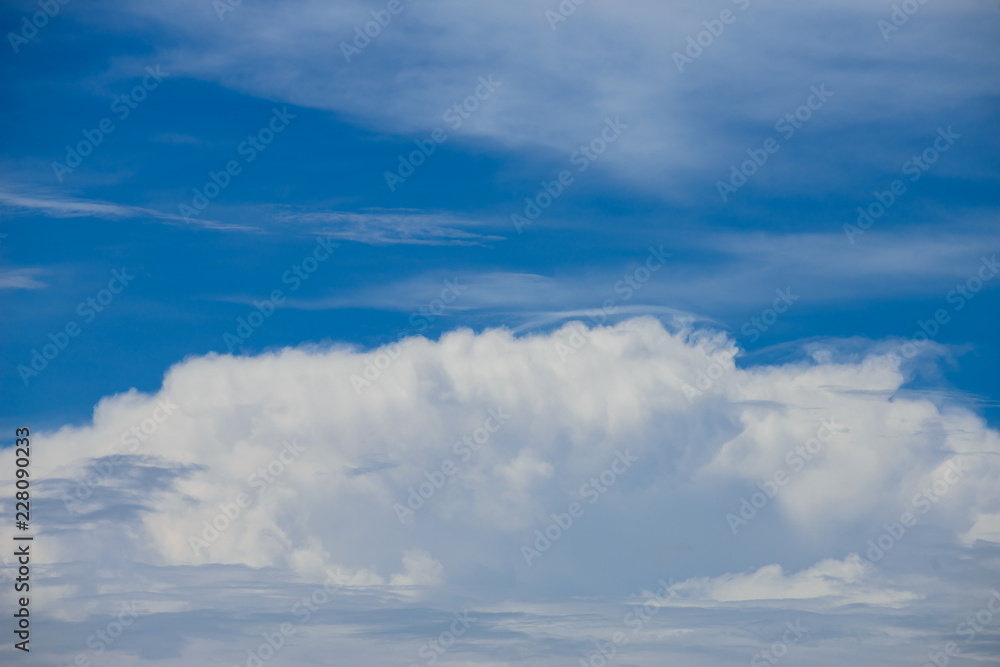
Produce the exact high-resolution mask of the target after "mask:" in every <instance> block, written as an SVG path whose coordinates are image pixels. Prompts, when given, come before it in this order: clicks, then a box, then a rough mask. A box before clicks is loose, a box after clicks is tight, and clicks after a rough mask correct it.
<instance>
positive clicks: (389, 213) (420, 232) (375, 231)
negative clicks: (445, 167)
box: [274, 209, 504, 246]
mask: <svg viewBox="0 0 1000 667" xmlns="http://www.w3.org/2000/svg"><path fill="white" fill-rule="evenodd" d="M274 219H275V220H276V221H277V222H281V223H286V224H288V223H298V224H303V225H308V226H309V227H311V228H313V229H314V230H315V231H316V232H317V233H322V234H324V235H326V236H330V237H333V238H337V239H343V240H345V241H356V242H358V243H365V244H368V245H464V246H472V245H489V244H491V243H493V242H496V241H503V240H504V237H503V236H496V235H493V234H478V233H475V232H472V231H469V228H474V227H482V226H483V225H484V223H483V222H479V221H475V220H469V219H464V218H460V217H458V216H455V215H450V214H439V213H431V212H425V211H419V210H413V209H389V210H371V211H359V212H345V211H301V212H283V213H278V214H276V215H275V216H274Z"/></svg>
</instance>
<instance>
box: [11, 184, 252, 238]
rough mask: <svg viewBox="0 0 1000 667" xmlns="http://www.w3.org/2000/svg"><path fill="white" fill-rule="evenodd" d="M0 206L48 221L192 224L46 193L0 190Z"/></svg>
mask: <svg viewBox="0 0 1000 667" xmlns="http://www.w3.org/2000/svg"><path fill="white" fill-rule="evenodd" d="M0 206H2V207H4V208H6V209H7V210H8V211H9V212H12V213H15V214H24V215H42V216H45V217H48V218H99V219H103V220H126V219H144V220H157V221H163V222H168V223H171V224H178V225H180V224H184V225H186V224H192V221H190V220H185V219H184V218H182V217H181V216H177V215H173V214H170V213H163V212H162V211H157V210H155V209H151V208H145V207H142V206H131V205H127V204H116V203H114V202H108V201H101V200H95V199H83V198H76V197H66V196H63V195H58V194H53V193H52V192H51V191H47V190H36V191H33V192H30V193H26V194H24V193H17V192H11V191H6V190H0ZM193 224H196V225H199V226H202V227H207V228H211V229H233V230H236V229H245V230H249V229H253V228H251V227H246V226H244V225H231V224H225V223H220V222H215V221H212V220H194V221H193Z"/></svg>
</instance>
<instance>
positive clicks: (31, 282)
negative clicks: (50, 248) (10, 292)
mask: <svg viewBox="0 0 1000 667" xmlns="http://www.w3.org/2000/svg"><path fill="white" fill-rule="evenodd" d="M44 273H45V271H44V270H42V269H35V268H32V269H0V289H43V288H45V287H48V285H46V284H45V283H43V282H41V281H40V280H37V279H36V276H40V275H42V274H44Z"/></svg>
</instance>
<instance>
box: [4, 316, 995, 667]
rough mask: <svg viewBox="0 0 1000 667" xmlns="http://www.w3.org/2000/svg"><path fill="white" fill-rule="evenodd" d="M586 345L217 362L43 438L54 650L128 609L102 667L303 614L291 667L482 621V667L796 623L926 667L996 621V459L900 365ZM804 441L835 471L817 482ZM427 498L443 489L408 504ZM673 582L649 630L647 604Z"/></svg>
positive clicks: (205, 650) (181, 651)
mask: <svg viewBox="0 0 1000 667" xmlns="http://www.w3.org/2000/svg"><path fill="white" fill-rule="evenodd" d="M578 326H579V325H568V326H567V327H565V328H563V329H560V330H558V331H554V332H551V333H545V334H537V335H528V336H522V337H514V336H512V335H511V334H510V333H509V332H507V331H504V330H491V331H485V332H483V333H480V334H475V333H473V332H471V331H468V330H458V331H454V332H452V333H449V334H447V335H445V336H444V337H443V338H442V339H441V340H440V341H439V342H432V341H428V340H425V339H413V340H411V341H410V342H409V343H408V344H406V345H404V346H402V347H401V348H395V347H391V348H383V349H380V350H373V351H369V352H362V351H357V350H353V349H348V348H340V347H333V348H326V347H324V348H308V347H304V348H299V349H286V350H281V351H278V352H274V353H270V354H263V355H260V356H257V357H241V358H234V357H229V356H208V357H200V358H191V359H188V360H186V361H184V362H182V363H180V364H178V365H176V366H174V367H173V368H171V369H170V371H169V372H168V373H167V374H166V376H165V378H164V382H163V387H162V389H161V390H160V391H159V392H157V393H156V394H155V395H143V394H139V393H137V392H134V391H133V392H128V393H124V394H120V395H116V396H111V397H108V398H106V399H104V400H103V401H102V402H101V403H100V404H99V405H98V406H97V408H96V410H95V412H94V417H93V422H92V423H90V424H85V425H81V426H66V427H64V428H62V429H60V430H58V431H56V432H54V433H43V434H38V435H37V437H36V439H35V441H34V442H35V444H34V447H35V450H34V451H35V454H34V459H33V475H34V478H35V485H36V486H35V488H36V493H37V494H38V496H39V500H38V502H39V503H40V504H39V506H38V510H37V511H38V518H37V519H36V523H37V526H38V528H39V532H40V535H39V538H38V539H39V544H44V545H45V549H44V550H40V556H39V557H40V559H41V560H42V562H43V563H44V565H45V568H44V570H43V571H42V574H41V575H40V576H41V580H42V581H45V582H46V583H47V586H48V587H49V588H50V589H51V590H56V589H57V588H56V587H62V588H58V590H59V591H60V592H59V595H58V598H59V599H60V605H59V606H60V616H59V617H58V619H57V620H53V621H51V623H52V626H51V627H52V628H62V631H61V633H60V634H61V639H60V640H59V641H58V642H53V643H50V644H49V647H50V648H49V649H46V650H48V651H51V656H52V659H53V660H62V661H64V662H69V661H71V660H72V659H73V656H74V655H76V653H77V652H79V651H83V650H85V639H86V637H87V635H88V634H89V633H90V632H93V631H94V629H96V628H97V627H99V624H106V623H107V622H108V619H109V618H110V615H111V614H112V613H113V611H114V604H115V603H116V602H117V601H118V600H124V601H129V600H133V599H134V600H136V601H137V604H138V608H139V609H140V610H141V612H142V615H141V616H140V618H139V621H137V624H136V629H135V630H134V631H130V632H129V633H126V635H125V636H123V638H122V641H121V642H120V643H119V644H117V645H116V646H115V647H114V648H115V649H116V650H112V651H110V652H109V653H108V654H107V659H108V662H107V663H106V664H138V662H139V661H140V660H145V661H148V662H149V663H150V664H164V665H173V664H178V665H179V664H187V665H208V664H226V665H229V664H245V662H244V661H245V660H246V659H247V650H248V649H252V648H254V647H256V646H257V645H258V643H259V641H261V640H260V635H261V633H267V632H273V631H274V628H276V627H278V626H279V625H280V623H282V622H285V621H290V622H294V623H295V626H294V627H295V628H296V629H297V630H296V632H297V634H296V635H295V636H294V637H293V638H292V639H290V640H289V641H288V644H287V646H286V647H284V648H282V649H280V651H279V654H278V656H279V657H280V659H281V662H278V661H277V658H276V661H275V662H274V663H272V664H329V663H328V662H327V657H328V656H329V655H330V654H331V652H335V654H336V655H338V656H340V658H341V661H342V664H392V663H393V662H398V663H399V664H410V663H413V662H416V663H417V664H427V663H426V662H425V660H424V658H423V657H420V656H418V650H419V649H420V648H421V646H422V645H423V644H425V643H426V642H427V641H429V640H431V639H434V638H435V637H437V636H438V635H439V634H440V633H441V632H442V631H444V630H446V629H447V628H448V627H449V624H450V623H451V622H452V621H453V620H454V618H453V617H452V616H451V614H452V613H461V612H463V611H465V610H469V611H470V613H471V615H472V616H473V617H476V618H477V619H478V620H477V621H476V622H475V624H473V625H472V627H471V628H470V629H469V630H468V633H467V634H464V635H462V639H461V640H459V641H458V642H456V645H455V646H454V647H453V648H452V649H451V650H450V651H449V652H448V654H447V659H449V660H454V661H456V664H470V665H471V664H482V665H485V664H514V663H515V662H517V664H530V665H536V664H537V665H542V664H559V665H563V664H565V665H572V664H578V662H579V659H580V658H586V657H587V656H588V655H589V654H590V652H591V651H593V650H594V644H593V643H592V641H591V640H593V639H598V640H602V641H607V640H608V639H609V638H610V637H611V636H612V635H613V634H614V632H615V631H618V630H623V631H627V632H628V634H629V637H630V638H631V639H630V641H629V642H628V643H626V644H622V645H621V646H619V651H620V654H621V655H620V664H636V665H653V664H663V660H664V659H667V658H669V659H675V660H681V659H683V660H685V661H686V662H687V664H694V665H722V664H726V665H728V664H733V665H736V664H746V663H747V662H748V661H749V660H750V658H751V657H752V656H753V655H754V654H755V653H756V652H757V651H758V650H759V649H760V648H764V647H766V646H768V645H770V644H771V643H772V642H774V641H776V640H777V639H780V637H781V633H782V630H781V628H782V627H783V624H784V623H785V622H794V621H796V620H797V619H798V620H801V621H802V622H804V623H805V624H806V625H807V626H809V627H811V628H813V630H811V631H810V633H809V634H808V635H807V636H806V637H805V638H804V639H803V641H802V643H801V645H798V646H797V647H796V649H795V650H797V651H799V655H800V657H799V660H806V661H807V662H808V664H817V665H834V664H844V662H843V661H844V660H848V659H850V660H854V661H860V662H865V660H866V659H871V658H872V656H881V659H883V662H882V663H880V664H907V663H906V661H907V660H910V661H911V662H913V661H918V660H919V659H920V656H922V655H923V654H924V653H926V652H927V651H930V650H931V649H933V648H934V645H935V644H936V643H940V641H944V640H945V639H947V638H949V637H948V636H947V635H948V633H949V632H950V628H953V627H954V626H955V625H957V624H958V623H959V622H960V621H961V620H962V618H964V614H966V613H967V612H968V611H969V610H970V609H971V610H972V611H975V609H977V608H978V606H981V605H984V604H985V603H986V601H987V599H988V596H989V594H988V590H987V588H988V587H987V584H988V583H989V582H990V580H991V579H995V578H996V575H997V567H996V563H995V553H996V551H995V549H996V543H994V542H991V541H984V540H992V539H995V532H996V531H995V516H996V514H997V512H998V511H1000V485H998V484H997V477H998V471H1000V459H998V454H1000V437H998V434H997V433H996V432H995V431H992V430H990V429H989V428H987V427H986V425H985V423H984V422H983V420H981V419H980V418H978V417H976V416H975V415H973V414H971V413H970V412H968V411H966V410H965V409H963V408H961V407H959V406H956V405H953V404H943V403H942V404H935V403H933V402H931V401H929V400H927V399H926V398H924V397H921V396H917V395H909V394H908V393H907V392H905V391H902V390H901V386H902V385H903V383H904V382H905V379H906V368H905V367H901V366H900V364H899V360H898V359H893V358H891V357H889V356H886V355H880V354H876V353H874V352H873V353H871V354H869V355H868V356H862V357H860V358H855V357H852V358H851V359H849V360H848V359H845V360H840V359H838V358H837V357H836V355H835V354H831V355H827V356H826V357H818V359H820V360H816V359H811V360H802V361H800V362H795V363H787V364H785V365H779V366H770V367H753V368H739V367H738V366H736V365H734V364H733V362H732V361H731V357H730V355H731V352H732V351H733V350H734V348H733V344H732V342H731V341H730V340H728V339H726V338H725V337H723V336H721V335H719V334H715V333H711V332H708V331H701V330H692V329H690V328H688V327H686V326H685V325H682V324H679V323H678V324H671V325H670V328H669V329H667V328H664V326H663V325H662V324H661V323H660V322H659V321H657V320H655V319H652V318H638V319H633V320H628V321H625V322H622V323H620V324H618V325H616V326H614V327H604V328H596V329H593V330H583V331H581V330H580V329H579V328H578ZM873 349H874V348H873ZM366 369H367V370H366ZM376 375H377V377H376ZM352 377H353V379H352ZM365 377H367V378H368V379H367V380H365V381H364V382H362V381H361V380H362V379H364V378H365ZM366 382H367V383H370V384H366ZM831 419H832V422H831V421H830V420H831ZM824 423H827V424H828V426H827V427H826V430H823V428H824V427H823V425H824ZM133 429H134V430H135V432H136V436H134V437H135V439H133V436H132V435H129V432H130V430H133ZM817 434H820V435H818V436H817ZM140 436H141V438H142V440H141V441H140V439H139V437H140ZM811 438H816V439H817V440H816V442H815V443H812V444H809V441H810V439H811ZM820 441H822V442H820ZM820 445H821V446H820ZM797 447H799V448H801V447H806V448H807V451H809V449H808V448H809V447H812V449H814V450H816V451H815V452H814V453H813V454H811V455H810V456H809V459H808V460H804V461H803V463H802V465H801V466H799V465H798V464H792V463H789V460H790V459H789V458H786V456H787V453H788V452H789V451H793V452H794V451H795V450H796V448H797ZM117 454H121V456H116V455H117ZM12 456H13V452H12V450H4V451H3V452H2V454H0V459H2V462H0V464H2V465H5V466H8V469H9V468H10V467H11V466H12V462H11V460H10V459H11V457H12ZM955 466H958V468H959V469H960V470H961V471H962V474H961V475H959V476H958V477H956V476H955V474H954V473H949V472H948V471H949V470H952V469H953V468H954V467H955ZM779 470H781V471H784V473H785V474H786V476H787V480H786V481H785V482H782V483H781V484H780V486H779V485H777V484H775V485H774V487H773V489H772V493H765V491H766V489H767V488H770V487H768V486H767V484H766V483H765V484H764V485H763V488H764V490H761V487H759V486H758V482H766V481H767V480H772V479H775V477H774V475H775V473H776V472H777V471H779ZM88 480H89V481H88ZM941 480H947V481H946V482H941ZM422 484H423V488H421V485H422ZM942 484H943V486H942ZM436 486H440V488H435V487H436ZM411 488H412V489H413V490H414V492H415V493H420V492H421V491H422V492H423V493H424V495H426V496H428V497H427V498H426V499H423V503H422V505H420V506H418V507H416V509H414V510H413V511H412V512H407V511H405V510H403V508H404V507H405V505H406V503H407V499H408V496H410V495H411V494H410V491H409V489H411ZM12 491H13V487H12V486H11V484H10V483H9V481H8V482H5V484H4V486H3V488H2V489H0V492H2V494H3V497H4V498H10V497H11V496H12ZM924 492H927V493H929V494H931V495H929V496H924V497H923V498H924V500H923V501H921V502H915V501H914V496H915V494H920V493H924ZM241 494H244V495H241ZM932 497H933V502H930V500H927V499H928V498H932ZM743 499H746V500H747V502H748V503H751V505H756V507H753V512H750V511H748V510H746V509H745V508H741V501H742V500H743ZM77 503H78V504H77ZM397 504H398V506H397ZM924 504H926V505H927V510H926V511H924V510H922V507H923V505H924ZM414 505H419V503H418V501H416V500H414ZM907 511H909V512H911V513H912V514H913V516H914V518H915V520H914V521H913V522H912V524H911V525H910V526H908V527H906V528H905V530H904V531H903V533H902V534H901V535H899V536H898V537H896V538H894V539H893V540H892V544H891V546H888V547H886V540H885V539H882V542H881V544H883V547H886V548H884V549H883V551H882V555H881V556H878V555H877V554H876V553H874V552H871V550H870V547H869V542H868V541H869V540H873V543H874V544H876V545H877V544H879V543H880V542H878V540H879V539H880V537H882V536H883V533H884V531H885V530H887V529H886V528H884V527H883V526H884V525H886V524H888V526H889V527H890V529H891V530H897V529H896V528H895V527H894V524H896V523H897V522H899V521H900V516H901V514H902V513H904V512H907ZM741 513H742V514H741ZM226 514H229V518H226V517H225V515H226ZM553 515H555V516H553ZM571 515H572V516H571ZM727 515H733V516H741V515H742V516H744V517H745V518H744V519H743V521H742V523H739V522H737V523H735V524H733V523H732V522H731V521H730V520H729V519H728V518H727ZM220 517H221V518H220ZM401 517H402V521H401ZM570 520H572V525H568V522H569V521H570ZM213 521H215V522H217V523H218V526H219V527H220V528H222V530H220V531H219V533H218V534H217V536H215V533H213V532H211V531H207V532H206V530H205V522H209V523H211V522H213ZM558 523H562V524H563V526H568V527H564V528H559V527H558V525H557V524H558ZM226 524H229V525H228V526H226ZM732 526H735V534H734V528H733V527H732ZM4 530H5V531H9V528H7V527H5V528H4ZM536 530H537V531H539V532H538V533H536V532H535V531H536ZM546 534H548V537H545V535H546ZM539 535H541V536H542V538H540V537H539ZM970 536H971V537H970ZM192 537H196V538H199V539H201V540H203V541H204V543H203V544H200V543H195V542H193V541H192ZM543 538H544V539H543ZM975 538H979V539H978V541H976V539H975ZM4 539H9V535H8V534H7V533H6V532H5V533H4ZM192 544H194V545H195V547H196V548H195V547H193V546H192ZM991 553H992V554H993V556H992V560H991V559H990V558H988V557H986V556H984V554H991ZM869 559H871V560H872V561H874V562H872V563H871V564H868V563H866V561H868V560H869ZM528 561H530V564H529V562H528ZM929 563H930V564H931V565H933V567H932V566H930V565H928V564H929ZM959 563H961V566H960V567H959V565H958V564H959ZM748 567H749V569H748ZM80 572H86V573H87V575H86V576H76V575H75V574H74V573H80ZM959 572H962V573H963V574H958V573H959ZM330 573H335V574H336V575H337V577H338V581H337V583H335V584H331V586H330V587H329V588H330V590H331V591H332V592H331V593H327V594H325V597H326V599H327V601H326V602H324V603H323V604H322V605H319V606H318V608H317V609H316V610H315V611H313V612H310V614H309V615H308V618H306V617H305V616H306V615H305V614H304V613H303V612H302V607H301V606H300V607H299V608H298V611H299V615H298V616H296V615H295V612H294V611H292V610H293V608H294V605H295V603H296V601H297V600H300V599H301V598H302V596H309V595H312V594H313V592H314V591H316V590H317V588H318V587H322V585H323V582H324V581H325V580H327V579H328V577H330V576H331V575H330ZM668 578H669V579H670V580H672V582H671V583H670V585H669V587H664V588H663V591H664V595H663V596H661V601H659V602H655V604H651V606H650V607H649V609H656V610H657V613H655V614H653V615H652V616H651V617H650V618H649V620H647V621H644V622H643V623H642V624H641V626H642V627H641V629H640V630H637V631H636V632H635V633H634V634H633V633H632V628H631V626H630V625H628V624H627V623H628V621H627V620H626V618H627V617H626V616H625V614H627V613H628V610H629V608H630V606H631V605H635V604H641V603H642V602H643V600H644V599H647V598H644V597H643V591H647V592H649V591H655V590H657V586H659V584H658V583H657V582H659V581H660V580H661V579H662V580H667V579H668ZM221 582H242V583H240V585H238V586H237V585H234V586H229V587H227V588H226V590H225V591H223V590H221V589H219V588H218V586H219V585H220V583H221ZM41 590H42V591H45V590H46V587H43V588H42V589H41ZM567 590H572V591H573V595H575V596H577V595H579V596H587V597H579V598H577V597H575V598H573V600H571V601H567V595H566V591H567ZM668 591H669V594H667V592H668ZM42 595H45V593H42ZM647 595H648V593H647ZM95 596H96V597H95ZM980 598H982V600H980ZM848 605H849V606H850V608H852V609H854V610H855V611H854V612H852V614H851V615H850V617H849V618H848V617H845V616H843V615H842V614H841V612H840V611H838V610H842V609H843V608H845V606H848ZM692 610H696V611H692ZM734 614H740V618H741V619H742V620H741V622H740V623H739V627H740V628H744V629H743V630H739V631H736V630H733V629H732V628H733V627H735V625H734V624H733V619H734ZM751 617H752V618H754V619H757V621H759V622H753V623H748V622H747V619H748V618H751ZM904 617H905V618H904ZM449 619H450V620H449ZM931 619H938V620H937V621H936V622H934V621H932V620H931ZM941 619H944V621H943V625H942V621H941ZM634 620H635V617H633V621H634ZM154 626H155V627H154ZM915 627H924V628H925V629H926V633H925V634H924V635H923V636H921V637H920V638H919V640H917V639H916V638H915V637H914V636H913V632H914V630H913V628H915ZM197 628H201V630H198V629H197ZM362 628H363V631H362ZM721 628H729V629H728V630H726V631H725V632H723V631H722V630H721ZM904 628H906V629H904ZM995 632H996V630H995V629H991V630H987V631H985V634H983V635H982V637H984V638H985V639H984V640H983V641H985V642H987V643H986V644H985V645H983V644H977V645H969V646H966V647H965V648H964V649H963V654H966V655H974V654H976V652H977V651H979V652H982V651H988V648H989V644H988V642H989V641H990V639H989V637H994V638H995V637H996V634H995ZM153 635H155V636H157V637H161V638H164V637H165V638H170V637H175V638H177V641H175V642H174V643H173V644H172V645H169V646H167V645H165V644H164V641H165V640H161V641H160V642H159V643H156V642H153V643H148V641H147V640H148V639H149V638H150V637H151V636H153ZM845 636H851V637H853V639H852V643H851V646H853V648H850V649H844V648H836V649H834V648H831V646H832V645H833V644H835V643H836V642H838V641H840V640H842V639H843V638H844V637H845ZM180 637H184V638H185V639H184V640H180V639H179V638H180ZM377 638H381V639H377ZM710 647H711V651H709V648H710ZM241 656H242V657H241ZM91 657H93V656H91ZM442 660H444V658H442ZM876 661H877V660H876ZM334 664H341V663H334ZM790 664H791V663H790ZM800 664H801V663H800ZM859 664H860V663H859Z"/></svg>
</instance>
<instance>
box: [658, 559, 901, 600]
mask: <svg viewBox="0 0 1000 667" xmlns="http://www.w3.org/2000/svg"><path fill="white" fill-rule="evenodd" d="M859 561H860V558H859V557H858V555H857V554H851V555H850V556H848V557H847V558H845V559H844V560H842V561H840V560H836V559H832V558H828V559H826V560H823V561H821V562H819V563H817V564H816V565H813V566H812V567H810V568H808V569H805V570H802V571H801V572H796V573H794V574H786V573H785V571H784V569H783V568H782V567H781V566H780V565H777V564H775V565H767V566H765V567H762V568H760V569H759V570H757V571H756V572H750V573H747V574H724V575H722V576H719V577H714V578H709V577H702V578H697V579H689V580H687V581H684V582H681V583H679V584H676V585H674V586H672V587H671V588H670V590H671V591H672V592H674V593H676V594H677V595H678V596H679V597H680V598H681V599H693V600H711V601H715V602H746V601H753V600H756V601H762V600H809V599H814V598H832V602H833V604H835V605H837V606H843V605H848V604H869V605H889V606H901V604H902V603H905V602H910V601H913V600H916V599H918V598H919V597H920V596H918V595H916V594H914V593H909V592H906V591H894V590H886V589H880V588H877V587H875V586H873V585H872V584H870V583H869V582H867V581H864V576H863V575H862V574H861V571H860V569H859V566H858V563H859Z"/></svg>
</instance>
